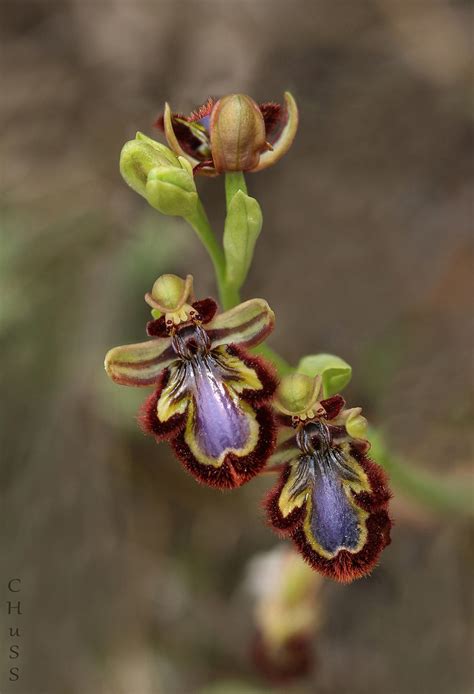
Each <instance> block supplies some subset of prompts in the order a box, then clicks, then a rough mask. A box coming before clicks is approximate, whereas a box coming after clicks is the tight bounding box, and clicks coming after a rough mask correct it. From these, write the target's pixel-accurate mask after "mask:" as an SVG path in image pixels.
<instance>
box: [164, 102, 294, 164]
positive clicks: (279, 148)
mask: <svg viewBox="0 0 474 694" xmlns="http://www.w3.org/2000/svg"><path fill="white" fill-rule="evenodd" d="M285 106H286V108H285V109H283V112H282V113H281V114H279V115H280V118H284V119H285V120H286V122H285V125H284V127H283V128H282V129H281V131H280V133H279V135H278V138H277V139H276V140H275V141H274V142H272V141H270V144H272V145H273V149H271V150H267V151H266V152H263V154H261V156H260V162H259V163H258V166H257V167H256V168H255V169H253V171H261V170H262V169H266V168H267V167H268V166H272V164H275V163H276V162H277V161H278V160H279V159H281V157H282V156H283V155H284V154H286V152H287V151H288V150H289V149H290V147H291V145H292V143H293V140H294V139H295V135H296V131H297V129H298V107H297V106H296V101H295V100H294V98H293V96H292V95H291V94H290V92H285ZM274 127H275V126H274ZM274 127H273V128H272V130H273V129H274ZM270 136H271V133H270ZM170 146H171V145H170Z"/></svg>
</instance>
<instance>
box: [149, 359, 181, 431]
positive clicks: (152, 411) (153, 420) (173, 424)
mask: <svg viewBox="0 0 474 694" xmlns="http://www.w3.org/2000/svg"><path fill="white" fill-rule="evenodd" d="M169 377H170V371H169V369H165V370H164V371H163V373H162V374H161V376H160V380H159V381H158V385H157V388H156V390H155V391H154V392H153V393H152V394H151V395H150V396H149V397H148V398H147V399H146V400H145V402H144V403H143V405H142V406H141V408H140V412H139V415H138V422H139V424H140V427H141V428H142V430H143V431H144V432H145V433H146V434H151V435H152V436H154V437H155V439H156V440H157V441H162V440H165V439H170V438H172V437H173V436H176V434H177V433H178V432H179V430H181V429H182V428H183V427H184V423H185V419H186V417H185V415H184V414H176V415H174V416H173V417H171V419H169V420H168V421H167V422H160V420H159V419H158V416H157V414H156V406H157V403H158V400H159V398H160V395H161V393H162V391H163V388H165V387H166V384H167V383H168V381H169Z"/></svg>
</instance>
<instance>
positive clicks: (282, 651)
mask: <svg viewBox="0 0 474 694" xmlns="http://www.w3.org/2000/svg"><path fill="white" fill-rule="evenodd" d="M252 651H253V659H254V662H255V665H256V667H257V668H258V669H259V670H260V672H261V673H262V674H263V675H264V676H265V677H266V678H267V679H268V680H270V681H271V682H273V683H275V684H284V683H286V682H289V681H291V680H293V679H296V678H299V677H303V676H304V675H307V674H308V673H309V672H310V670H311V669H312V666H313V658H312V653H311V637H310V636H309V635H308V636H307V635H304V634H300V635H295V636H291V637H290V638H288V639H286V641H285V642H284V643H283V644H281V646H280V647H279V648H278V650H276V651H275V649H274V648H271V647H269V646H268V645H267V644H266V643H265V641H264V639H263V638H262V635H261V634H260V632H258V633H257V634H256V636H255V638H254V642H253V647H252Z"/></svg>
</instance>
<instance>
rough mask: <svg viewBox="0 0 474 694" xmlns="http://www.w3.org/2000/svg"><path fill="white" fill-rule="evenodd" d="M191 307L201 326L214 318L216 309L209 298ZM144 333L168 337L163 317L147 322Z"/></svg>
mask: <svg viewBox="0 0 474 694" xmlns="http://www.w3.org/2000/svg"><path fill="white" fill-rule="evenodd" d="M191 306H192V307H193V308H194V309H195V311H196V312H197V314H198V315H197V318H198V320H200V321H201V322H202V323H203V325H205V324H206V323H209V321H211V320H212V319H213V318H214V316H215V315H216V313H217V308H218V306H217V304H216V302H215V301H214V299H209V298H208V299H201V300H200V301H195V302H194V303H193V304H191ZM146 331H147V334H148V335H149V336H150V337H169V333H168V329H167V327H166V320H165V316H160V317H159V318H155V320H151V321H148V323H147V325H146Z"/></svg>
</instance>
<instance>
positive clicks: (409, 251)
mask: <svg viewBox="0 0 474 694" xmlns="http://www.w3.org/2000/svg"><path fill="white" fill-rule="evenodd" d="M471 21H472V17H471V5H470V3H469V2H467V1H466V2H463V1H461V0H459V1H453V2H447V1H446V0H422V1H420V2H418V1H417V0H393V1H390V0H361V1H356V0H353V1H352V0H327V1H321V0H316V1H314V2H311V1H310V0H308V1H304V0H292V1H290V0H284V1H281V0H273V1H272V2H271V1H270V0H236V1H235V2H230V1H228V0H222V1H220V2H218V1H217V0H195V1H192V0H174V1H171V0H169V1H168V0H156V1H155V2H152V1H151V0H150V1H144V0H137V1H133V0H107V1H105V0H104V1H102V0H96V1H84V0H64V2H47V1H46V0H36V1H34V2H28V1H26V0H17V1H16V2H13V1H9V0H2V2H1V3H0V34H1V41H2V70H1V81H2V98H1V104H0V161H1V179H2V181H1V191H2V196H1V202H0V211H1V235H2V236H1V250H0V265H1V296H2V301H1V313H0V319H1V320H0V349H1V359H2V366H3V368H2V395H3V397H2V401H3V415H2V439H3V440H2V465H1V468H0V471H1V472H0V479H1V496H2V498H1V509H2V516H3V520H2V522H1V527H0V538H1V559H0V579H1V590H2V601H5V600H7V599H9V595H8V594H7V581H8V579H9V578H12V577H16V576H19V577H21V579H22V592H21V599H22V610H23V615H22V616H21V617H17V618H15V617H14V616H12V615H10V616H8V615H7V613H6V607H5V606H4V607H3V608H2V609H3V612H2V614H1V618H0V624H1V629H0V692H1V693H2V694H10V693H11V692H15V693H17V694H66V693H67V694H69V693H71V694H191V693H192V694H194V693H198V694H210V693H211V692H212V694H224V693H225V694H252V693H257V694H262V693H264V692H273V691H278V692H279V691H285V692H293V693H295V694H303V693H305V694H306V693H313V692H314V693H315V694H336V693H337V694H373V693H376V694H381V693H382V694H425V693H426V694H468V693H469V692H472V691H473V687H474V680H473V672H472V646H473V642H472V631H471V624H472V622H471V606H472V586H471V581H472V568H473V564H474V556H473V552H472V543H471V542H470V540H471V539H472V525H471V524H470V522H469V521H468V520H467V519H466V516H465V515H463V514H461V513H459V514H458V513H456V512H454V511H453V512H445V513H441V512H439V511H435V510H433V509H431V508H430V507H429V505H426V504H423V503H420V502H419V501H418V500H417V499H416V498H415V497H413V496H412V495H410V494H409V493H407V492H406V490H404V489H401V488H400V489H395V491H396V499H395V501H394V504H393V514H394V517H395V521H396V525H395V529H394V533H393V543H392V545H391V547H390V548H389V549H388V550H387V551H386V552H385V555H384V556H383V558H382V561H381V565H380V567H379V568H378V569H377V570H376V571H375V573H374V574H373V576H372V577H371V578H370V579H368V580H361V581H359V582H356V583H355V584H352V585H351V586H349V587H342V586H338V585H335V584H331V583H329V582H327V583H325V585H324V586H323V590H322V592H321V601H322V603H323V604H322V607H323V611H324V614H325V619H324V622H323V623H322V625H321V627H320V628H319V630H318V632H317V633H315V635H314V644H313V648H314V653H315V655H316V657H317V660H316V661H315V667H314V669H313V672H312V674H311V675H309V676H308V677H306V678H304V679H302V680H299V681H295V682H294V683H291V684H287V685H285V686H284V687H283V688H278V686H277V685H274V684H271V683H269V682H266V681H265V680H264V679H263V678H262V677H261V676H260V675H259V673H258V672H257V671H256V670H255V668H254V666H253V663H252V659H251V657H250V655H249V645H250V642H251V640H252V635H253V633H254V628H255V625H254V623H253V605H252V601H251V599H250V598H249V596H248V593H247V592H246V590H245V589H244V587H243V585H244V583H245V575H246V566H247V564H248V562H249V560H250V559H251V558H252V557H253V556H254V555H255V553H257V552H260V551H262V550H265V549H269V548H271V547H273V546H275V544H276V543H277V540H276V538H275V536H273V535H272V533H271V532H270V530H268V529H267V528H265V526H264V524H263V522H262V518H261V511H260V509H259V500H260V498H261V496H262V494H263V493H264V491H265V490H266V489H267V488H268V486H269V484H270V482H271V481H270V480H269V479H268V478H264V477H262V478H260V479H258V480H256V481H253V482H252V483H250V484H248V485H247V486H246V487H244V488H243V489H240V490H238V491H235V492H234V493H229V494H223V493H219V492H216V491H213V490H209V489H205V488H201V487H199V486H198V485H196V483H195V482H194V480H193V479H192V478H191V477H190V476H188V475H187V474H186V473H185V472H184V471H183V469H182V468H181V467H180V465H179V464H178V463H177V462H176V461H175V460H174V459H173V458H172V457H171V455H170V453H169V451H168V449H167V448H166V447H165V446H160V447H157V446H156V444H155V443H154V442H153V441H152V440H149V439H146V438H145V437H144V436H143V435H142V434H141V433H140V432H139V431H138V429H137V427H136V423H135V419H134V417H135V412H136V409H137V407H138V405H139V403H140V402H141V400H142V399H143V398H144V393H142V392H137V391H134V390H132V389H126V388H120V387H118V386H114V385H112V384H110V383H109V382H108V381H107V379H106V376H105V374H104V371H103V368H102V362H103V356H104V354H105V352H106V350H107V349H108V348H110V347H111V346H114V345H116V344H122V343H124V342H127V341H128V342H135V341H137V340H139V339H141V338H142V336H144V323H145V321H146V319H147V317H148V309H147V307H146V306H145V304H144V302H143V294H144V292H145V291H146V290H147V289H149V288H150V286H151V284H152V282H153V280H154V279H155V278H156V277H157V276H158V275H159V274H160V273H161V272H163V271H166V272H175V273H178V274H180V273H186V272H192V273H193V274H194V276H195V284H196V290H197V293H198V294H199V295H201V296H205V295H207V294H208V293H211V294H212V293H214V291H215V288H214V283H213V277H212V272H211V266H210V263H209V261H208V259H207V256H206V255H205V252H204V251H203V250H202V249H201V248H200V247H199V245H198V242H197V240H196V239H195V238H194V236H193V232H192V231H191V230H190V229H188V228H187V227H186V225H185V224H184V223H183V222H181V221H180V220H177V219H171V218H164V217H160V215H158V213H156V212H154V211H153V210H151V208H148V207H147V205H146V202H145V201H144V200H143V199H142V198H139V197H138V196H137V195H135V194H134V193H133V192H132V191H131V190H129V189H127V187H126V186H125V184H124V183H123V181H122V180H121V179H120V175H119V171H118V165H117V164H118V155H119V152H120V148H121V146H122V144H123V143H124V142H125V141H126V140H127V139H130V138H131V137H133V136H134V134H135V131H136V130H137V129H140V130H143V131H144V132H146V133H148V134H153V131H152V128H151V124H152V122H153V120H154V119H155V117H156V116H157V115H158V113H159V112H160V110H161V108H162V105H163V103H164V101H165V100H169V101H170V102H171V104H172V105H173V106H174V107H175V108H176V109H177V110H180V111H184V112H186V111H188V110H190V109H191V108H193V107H195V106H196V105H198V104H199V103H201V102H202V101H204V100H205V99H206V98H207V96H208V95H209V94H212V95H217V96H218V95H220V94H223V93H228V92H232V91H243V92H247V93H249V94H251V95H252V96H253V97H254V98H256V99H258V100H260V101H265V100H277V99H280V98H281V96H282V93H283V91H284V90H285V89H290V90H291V91H292V92H293V93H294V95H295V97H296V98H297V101H298V103H299V106H300V110H301V125H300V129H299V133H298V136H297V139H296V141H295V144H294V146H293V148H292V150H291V151H290V153H289V154H288V155H287V156H286V157H285V158H284V159H283V160H282V161H281V162H280V163H279V164H278V165H277V166H275V167H273V168H272V169H270V170H268V171H266V172H263V173H261V174H257V175H253V176H252V175H250V176H249V177H248V184H249V189H250V192H251V194H253V195H255V197H257V199H258V200H259V201H260V203H261V206H262V209H263V212H264V218H265V223H264V231H263V234H262V236H261V238H260V240H259V242H258V246H257V251H256V259H255V263H254V267H253V269H252V271H251V274H250V277H249V280H248V283H247V285H246V287H245V292H244V294H245V297H246V298H250V297H252V296H256V295H258V296H263V297H265V298H266V299H267V300H268V301H269V302H270V304H271V305H272V307H273V308H274V309H275V311H276V313H277V317H278V322H277V328H276V330H275V333H274V336H273V337H272V340H271V343H272V345H273V346H274V347H275V348H277V349H279V350H280V351H281V352H282V354H284V355H285V356H286V357H287V358H288V359H289V360H291V361H293V362H296V361H297V360H298V359H299V357H300V356H301V355H302V354H305V353H310V352H317V351H325V352H326V351H327V352H334V353H336V354H339V355H340V356H342V357H344V358H345V359H346V360H348V361H349V362H350V363H351V364H352V365H353V367H354V378H353V382H352V384H351V386H350V387H349V389H348V390H347V399H348V400H349V401H350V402H351V403H353V404H361V405H363V406H364V408H365V411H366V414H367V415H368V416H369V417H370V419H371V421H372V422H373V423H374V424H376V425H378V426H383V428H384V430H385V432H386V434H387V438H388V441H389V443H390V446H391V448H392V449H393V450H394V451H396V453H397V454H399V455H401V456H404V457H405V458H406V459H407V461H409V464H410V465H412V466H418V467H419V468H420V469H423V470H428V471H431V472H432V473H433V474H436V475H439V477H440V479H441V480H445V479H448V478H449V479H451V478H455V479H459V480H461V481H462V483H463V484H470V482H469V476H468V471H469V468H470V464H471V458H472V446H471V442H470V440H469V423H470V421H471V417H472V400H471V397H470V381H471V379H470V374H471V357H470V355H471V350H472V343H473V340H472V336H473V334H472V322H471V313H472V289H473V286H472V277H471V275H472V257H473V249H472V236H471V234H470V230H469V227H470V224H471V222H472V196H471V187H470V186H471V182H472V149H471V124H472V116H471V106H472V104H471V103H470V102H471V100H472V83H471V81H470V61H471V57H472V56H471V48H470V44H469V39H470V35H469V32H470V28H471V27H472V24H471ZM198 185H199V187H200V190H201V192H202V196H203V199H204V200H205V203H206V205H207V207H208V209H209V210H211V216H212V218H213V221H214V222H215V224H216V227H219V225H220V224H221V223H222V219H223V213H224V210H223V180H222V179H215V180H204V179H203V180H201V179H200V180H199V181H198ZM2 604H3V605H4V602H2ZM15 626H21V639H20V641H19V643H20V647H21V651H20V658H19V659H18V660H16V661H11V660H9V659H8V648H9V645H10V643H11V639H10V638H9V636H8V629H9V628H10V627H15ZM12 665H19V666H20V673H21V679H20V680H19V681H18V682H12V683H11V682H8V670H9V668H10V667H11V666H12Z"/></svg>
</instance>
